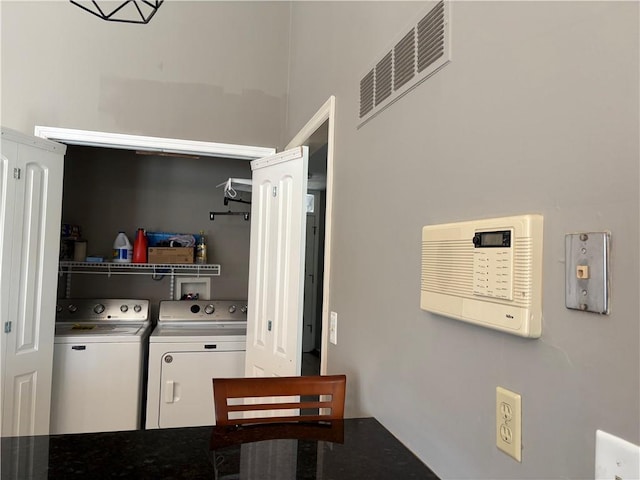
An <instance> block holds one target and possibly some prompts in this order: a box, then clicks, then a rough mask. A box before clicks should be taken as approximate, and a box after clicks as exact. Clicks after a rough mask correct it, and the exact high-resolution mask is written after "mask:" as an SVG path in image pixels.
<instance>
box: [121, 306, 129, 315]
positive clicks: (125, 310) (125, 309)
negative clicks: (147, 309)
mask: <svg viewBox="0 0 640 480" xmlns="http://www.w3.org/2000/svg"><path fill="white" fill-rule="evenodd" d="M120 311H121V312H122V313H127V312H128V311H129V307H128V306H127V305H120Z"/></svg>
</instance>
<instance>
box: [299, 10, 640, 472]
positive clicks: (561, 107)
mask: <svg viewBox="0 0 640 480" xmlns="http://www.w3.org/2000/svg"><path fill="white" fill-rule="evenodd" d="M425 7H426V4H425V3H422V2H420V3H398V2H392V3H372V2H360V3H342V2H326V3H324V2H323V3H307V2H295V3H294V5H293V9H292V22H291V25H292V37H291V48H292V58H291V65H292V70H291V75H290V78H291V85H290V90H289V94H290V108H289V113H288V117H289V119H290V123H289V124H288V136H289V137H291V136H293V135H294V134H295V133H296V132H297V131H298V130H299V129H300V128H301V126H302V125H303V124H304V123H305V121H306V120H307V119H308V118H310V117H311V115H312V114H313V113H314V112H315V111H316V110H317V109H318V108H319V106H320V105H322V103H323V102H324V101H325V100H326V99H327V98H328V96H329V95H331V94H334V95H336V110H337V119H336V127H337V129H336V150H335V162H336V164H335V175H336V176H335V197H334V215H335V216H334V219H333V220H334V236H333V239H332V241H333V247H332V248H333V255H332V258H331V262H332V273H331V275H332V276H331V302H330V309H331V310H333V311H336V312H338V315H339V320H338V345H337V346H332V345H331V346H330V348H329V358H328V361H329V370H330V372H345V373H346V374H347V376H348V379H349V380H348V383H349V385H348V413H349V414H350V415H352V416H353V415H369V414H370V415H375V416H376V417H377V418H378V419H380V421H381V422H382V423H383V424H384V425H386V426H387V427H388V428H389V429H390V430H391V431H393V432H394V434H396V435H397V436H398V437H399V438H400V440H401V441H403V442H404V443H406V445H408V446H409V448H411V449H412V450H413V451H414V452H416V453H417V454H418V455H419V456H420V457H421V458H422V459H423V460H424V461H425V462H426V463H427V464H429V465H430V466H431V467H432V468H433V469H434V470H435V471H436V472H437V473H438V474H439V475H440V476H441V477H442V478H473V479H478V478H505V479H506V478H510V479H511V478H536V479H540V478H572V479H578V478H593V475H594V448H595V431H596V429H598V428H599V429H603V430H605V431H608V432H610V433H613V434H615V435H618V436H621V437H623V438H625V439H627V440H629V441H631V442H634V443H636V444H639V443H640V432H639V426H638V425H639V423H640V412H639V406H640V393H639V392H640V385H639V378H640V370H639V364H640V359H639V353H638V352H639V338H640V330H639V326H638V323H639V322H638V319H639V315H638V291H639V283H638V276H639V258H638V233H639V232H638V219H639V209H638V205H639V192H638V191H639V187H638V185H639V182H638V180H639V176H638V175H639V171H638V159H639V152H638V144H639V137H638V131H639V122H638V102H639V97H638V80H639V79H638V70H639V68H638V67H639V64H638V57H639V49H638V35H639V28H638V14H639V9H638V4H637V2H627V3H616V2H598V3H596V2H584V3H581V2H495V3H493V2H468V3H467V2H453V6H452V19H453V20H452V22H453V23H452V42H453V45H452V47H453V62H452V63H451V64H450V65H448V66H447V67H445V68H444V69H443V70H442V71H441V72H439V73H438V74H436V75H435V76H433V77H432V78H431V79H430V80H428V81H427V82H426V83H424V84H422V85H421V86H420V87H418V88H417V89H416V90H415V91H413V92H412V93H410V94H409V95H408V96H406V97H404V98H403V99H401V100H400V101H399V102H397V103H396V104H394V105H392V106H391V107H390V108H389V109H387V110H386V111H385V112H383V113H382V114H381V115H380V116H378V117H377V118H375V119H374V120H373V121H371V122H370V123H368V124H367V125H365V126H364V127H363V128H361V129H359V130H358V129H356V125H357V123H358V119H357V115H358V87H359V80H360V78H361V77H362V76H363V75H364V73H366V71H367V68H368V67H369V66H370V64H371V63H372V62H373V61H375V60H377V57H379V55H380V54H382V53H383V49H384V48H386V47H390V46H391V43H390V42H391V41H392V40H394V39H396V36H397V35H398V34H399V33H402V31H403V29H404V28H405V27H407V26H408V25H409V23H410V22H411V20H414V19H415V15H418V13H419V12H420V11H422V10H423V9H424V8H425ZM523 213H541V214H543V215H544V222H545V225H544V229H545V231H544V266H543V268H544V278H543V282H544V286H543V289H544V292H543V295H544V304H543V308H544V322H543V323H544V324H543V333H542V338H540V339H538V340H527V339H522V338H518V337H514V336H510V335H506V334H502V333H499V332H495V331H490V330H487V329H483V328H479V327H475V326H472V325H468V324H464V323H462V322H457V321H455V320H451V319H447V318H443V317H440V316H437V315H432V314H429V313H427V312H424V311H421V310H420V308H419V292H420V238H421V227H422V226H423V225H427V224H437V223H444V222H452V221H462V220H469V219H475V218H489V217H496V216H504V215H512V214H523ZM602 230H610V231H611V232H612V239H613V246H612V269H611V270H612V283H611V291H612V313H611V315H609V316H599V315H595V314H588V313H581V312H577V311H570V310H567V309H566V308H565V307H564V235H565V234H566V233H568V232H576V231H602ZM498 385H500V386H503V387H506V388H509V389H512V390H514V391H516V392H519V393H520V394H521V395H522V402H523V427H522V428H523V447H524V450H523V460H522V464H519V463H517V462H515V461H514V460H512V459H511V458H510V457H507V456H506V455H505V454H503V453H501V452H500V451H499V450H498V449H497V448H496V446H495V431H494V428H495V427H494V421H495V419H494V418H495V388H496V386H498Z"/></svg>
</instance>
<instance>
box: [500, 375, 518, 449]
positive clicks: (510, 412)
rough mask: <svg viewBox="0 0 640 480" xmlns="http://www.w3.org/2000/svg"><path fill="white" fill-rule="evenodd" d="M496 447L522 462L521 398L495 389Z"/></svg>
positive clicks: (503, 390)
mask: <svg viewBox="0 0 640 480" xmlns="http://www.w3.org/2000/svg"><path fill="white" fill-rule="evenodd" d="M496 446H497V447H498V448H499V449H500V450H502V451H503V452H504V453H506V454H507V455H511V456H512V457H513V458H515V459H516V460H517V461H518V462H521V461H522V397H521V396H520V395H519V394H518V393H514V392H511V391H509V390H507V389H505V388H502V387H496Z"/></svg>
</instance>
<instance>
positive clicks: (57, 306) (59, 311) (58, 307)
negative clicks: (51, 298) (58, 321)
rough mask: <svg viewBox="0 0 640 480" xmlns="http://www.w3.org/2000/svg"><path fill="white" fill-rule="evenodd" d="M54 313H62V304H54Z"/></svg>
mask: <svg viewBox="0 0 640 480" xmlns="http://www.w3.org/2000/svg"><path fill="white" fill-rule="evenodd" d="M56 313H62V305H56Z"/></svg>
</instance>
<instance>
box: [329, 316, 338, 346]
mask: <svg viewBox="0 0 640 480" xmlns="http://www.w3.org/2000/svg"><path fill="white" fill-rule="evenodd" d="M329 341H330V342H331V343H333V344H334V345H337V344H338V314H337V313H336V312H331V318H330V320H329Z"/></svg>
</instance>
